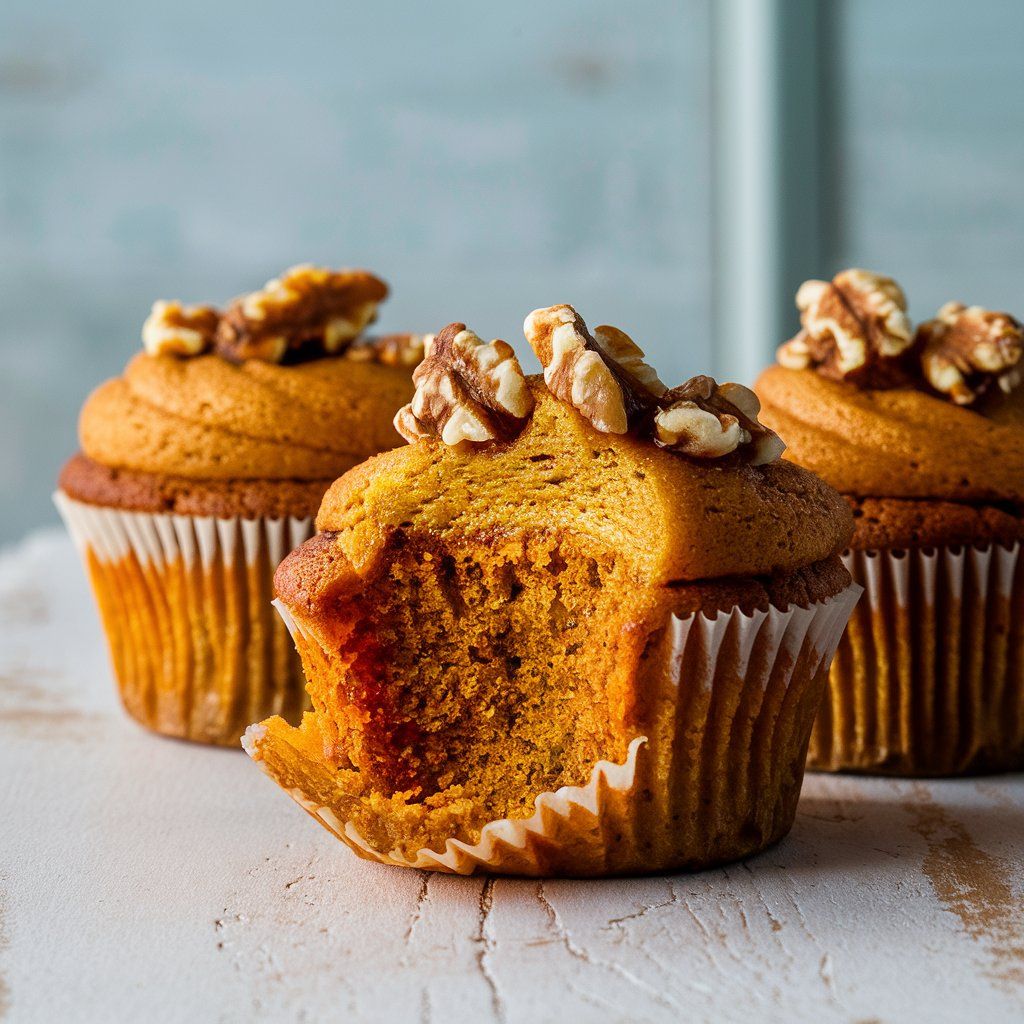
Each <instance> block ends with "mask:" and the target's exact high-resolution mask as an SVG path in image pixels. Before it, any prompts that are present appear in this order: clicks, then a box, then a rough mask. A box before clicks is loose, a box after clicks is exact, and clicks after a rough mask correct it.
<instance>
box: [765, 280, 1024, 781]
mask: <svg viewBox="0 0 1024 1024" xmlns="http://www.w3.org/2000/svg"><path fill="white" fill-rule="evenodd" d="M797 306H798V308H799V309H800V316H801V322H802V329H801V331H800V333H799V334H798V335H797V336H796V337H795V338H793V339H792V340H791V341H789V342H787V343H786V344H784V345H783V346H782V347H781V348H780V349H779V354H778V365H776V366H773V367H770V368H769V369H768V370H766V371H765V372H764V373H763V374H762V376H761V378H760V379H759V380H758V382H757V384H756V385H755V390H756V391H757V393H758V396H759V397H760V399H761V403H762V417H763V419H764V420H765V422H766V423H768V424H770V425H771V426H772V427H773V428H774V429H775V430H778V431H779V432H781V433H782V434H783V436H784V437H785V438H786V442H787V445H788V446H789V447H788V451H787V458H790V459H792V460H793V461H794V462H797V463H799V464H800V465H802V466H805V467H807V468H808V469H810V470H812V471H813V472H815V473H817V474H818V475H819V476H820V477H822V478H823V479H824V480H827V481H828V482H829V483H830V484H832V486H833V487H835V488H837V489H838V490H839V491H841V492H842V493H843V494H844V495H845V497H846V499H847V501H848V502H849V504H850V507H851V509H852V510H853V514H854V517H855V518H854V522H855V528H854V535H853V541H852V543H851V546H850V550H849V552H848V553H847V555H846V565H847V567H848V568H849V569H850V571H851V572H852V573H853V576H854V578H855V579H856V580H857V581H858V582H859V583H861V584H862V585H863V586H864V587H865V588H866V591H867V593H866V594H865V597H864V599H863V600H862V601H861V603H860V604H859V606H858V607H857V609H856V611H855V612H854V615H853V618H852V620H851V622H850V626H849V628H848V630H847V633H846V635H845V637H844V638H843V640H842V642H841V643H840V646H839V651H838V653H837V655H836V658H835V661H834V662H833V665H832V673H831V678H830V684H829V693H828V696H827V697H826V700H825V702H824V704H823V707H822V711H821V714H820V715H819V717H818V721H817V724H816V725H815V729H814V734H813V737H812V740H811V747H810V754H809V764H810V766H811V767H813V768H822V769H831V770H840V769H845V770H855V771H870V772H882V773H888V774H898V775H955V774H962V773H968V772H978V771H994V770H1006V769H1016V768H1021V767H1024V558H1022V557H1021V544H1022V541H1024V388H1021V387H1020V386H1019V385H1020V382H1021V370H1022V362H1021V353H1022V332H1021V326H1020V324H1019V323H1018V322H1017V321H1016V320H1015V319H1014V318H1013V317H1012V316H1010V315H1009V314H1007V313H1000V312H994V311H992V310H987V309H983V308H981V307H978V306H964V305H962V304H961V303H956V302H951V303H947V304H946V305H945V306H943V307H942V309H940V310H939V312H938V314H937V315H936V316H935V318H934V319H932V320H929V321H927V322H925V323H923V324H920V325H919V326H918V327H917V329H916V330H915V329H914V328H913V327H912V325H911V323H910V321H909V318H908V317H907V313H906V302H905V299H904V296H903V292H902V290H901V289H900V288H899V286H898V285H896V283H895V282H894V281H892V280H891V279H890V278H886V277H883V276H881V275H878V274H872V273H870V272H868V271H860V270H854V271H844V272H843V273H841V274H838V275H836V277H835V278H833V279H832V281H827V282H826V281H810V282H807V283H806V284H805V285H804V286H803V287H802V288H801V289H800V291H799V292H798V294H797Z"/></svg>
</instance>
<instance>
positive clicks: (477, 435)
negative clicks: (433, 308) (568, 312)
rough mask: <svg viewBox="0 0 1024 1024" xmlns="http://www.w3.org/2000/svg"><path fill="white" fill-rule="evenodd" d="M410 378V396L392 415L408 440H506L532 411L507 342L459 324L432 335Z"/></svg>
mask: <svg viewBox="0 0 1024 1024" xmlns="http://www.w3.org/2000/svg"><path fill="white" fill-rule="evenodd" d="M412 379H413V382H414V383H415V384H416V394H415V395H414V396H413V399H412V402H410V403H409V405H406V406H404V407H403V408H402V409H400V410H399V411H398V415H397V416H395V429H396V430H397V431H398V432H399V433H400V434H401V435H402V437H404V438H405V439H406V440H407V441H410V442H411V441H417V440H419V439H420V438H423V437H439V438H440V439H441V440H442V441H443V442H444V443H445V444H449V445H456V444H459V442H461V441H470V442H473V443H475V444H480V443H483V442H487V441H510V440H511V439H512V438H514V437H515V436H516V435H517V434H518V433H519V432H520V430H522V428H523V425H524V423H525V422H526V420H527V418H528V417H529V415H530V413H531V412H532V411H533V395H532V394H531V393H530V389H529V387H528V386H527V383H526V378H525V377H524V376H523V370H522V367H521V366H520V365H519V360H518V359H517V358H516V354H515V352H513V351H512V346H511V345H508V344H506V343H505V342H504V341H499V340H495V341H492V342H489V343H487V344H484V342H483V341H482V340H481V339H480V338H479V337H477V335H476V334H474V333H473V332H472V331H469V330H467V329H466V325H465V324H459V323H453V324H449V325H448V326H447V327H445V328H444V329H443V330H442V331H441V332H440V333H438V334H437V335H435V336H433V338H432V339H431V340H430V341H429V342H428V343H427V345H426V356H425V358H424V360H423V362H422V363H420V365H419V366H417V367H416V369H415V370H414V371H413V375H412Z"/></svg>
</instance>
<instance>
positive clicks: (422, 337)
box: [345, 334, 434, 367]
mask: <svg viewBox="0 0 1024 1024" xmlns="http://www.w3.org/2000/svg"><path fill="white" fill-rule="evenodd" d="M433 337H434V336H433V335H432V334H383V335H380V336H379V337H376V338H363V339H361V340H359V341H356V342H353V343H352V344H351V345H350V346H349V347H348V348H347V349H345V358H346V359H351V360H353V361H355V362H358V363H380V364H381V365H382V366H410V367H411V366H418V365H419V364H420V363H421V362H423V354H424V349H425V346H426V345H427V343H428V342H429V341H430V340H432V339H433Z"/></svg>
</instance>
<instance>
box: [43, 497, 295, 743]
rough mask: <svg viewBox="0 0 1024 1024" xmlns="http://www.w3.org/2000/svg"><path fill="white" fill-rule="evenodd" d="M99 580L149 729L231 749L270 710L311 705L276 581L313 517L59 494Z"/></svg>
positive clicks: (113, 638) (131, 700)
mask: <svg viewBox="0 0 1024 1024" xmlns="http://www.w3.org/2000/svg"><path fill="white" fill-rule="evenodd" d="M54 502H55V503H56V505H57V508H58V510H59V511H60V513H61V516H62V517H63V519H64V522H65V524H66V526H67V528H68V531H69V533H70V534H71V536H72V538H73V540H74V541H75V544H76V546H77V547H78V550H79V552H80V553H81V555H82V559H83V561H84V562H85V566H86V570H87V572H88V574H89V578H90V580H91V582H92V587H93V592H94V594H95V596H96V601H97V604H98V605H99V610H100V617H101V619H102V622H103V628H104V630H105V632H106V635H107V640H108V642H109V645H110V654H111V660H112V662H113V667H114V675H115V678H116V680H117V683H118V686H119V688H120V692H121V698H122V701H123V703H124V706H125V708H126V710H127V711H128V713H129V714H130V715H132V717H133V718H136V719H137V720H138V721H139V722H141V723H142V724H143V725H145V726H146V727H147V728H150V729H152V730H154V731H155V732H159V733H163V734H165V735H168V736H177V737H180V738H183V739H189V740H196V741H199V742H203V743H217V744H224V745H234V744H236V743H237V742H238V740H239V737H240V736H241V735H242V733H243V732H244V731H245V727H246V726H247V725H248V724H249V723H250V722H253V721H255V720H257V719H259V718H263V717H265V716H266V715H268V714H281V715H285V716H287V717H290V718H291V719H292V720H293V721H294V720H295V719H297V718H298V716H299V715H300V714H301V712H302V710H303V709H304V708H305V707H308V699H307V697H306V693H305V679H304V677H303V675H302V668H301V665H300V663H299V659H298V657H297V656H296V654H295V651H294V648H293V645H292V642H291V638H290V637H289V636H288V631H287V630H286V629H285V627H284V625H283V623H282V622H281V620H280V618H279V617H278V616H277V615H276V614H275V612H274V609H273V606H272V605H271V600H272V598H273V585H272V577H273V573H274V569H275V568H276V567H277V565H278V563H279V562H280V561H281V559H282V558H284V556H285V555H286V554H287V553H288V552H289V551H290V550H291V549H292V548H293V547H296V546H297V545H298V544H301V543H302V542H303V541H304V540H306V539H307V538H308V537H309V536H310V534H311V532H312V521H311V520H310V519H237V518H236V519H216V518H214V517H212V516H179V515H168V514H150V513H146V512H130V511H126V510H124V509H116V508H105V507H101V506H98V505H88V504H85V503H84V502H79V501H75V500H74V499H72V498H70V497H69V496H68V495H67V494H64V493H63V492H60V491H58V492H57V493H56V494H55V495H54Z"/></svg>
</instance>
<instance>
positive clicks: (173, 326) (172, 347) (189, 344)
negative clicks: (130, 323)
mask: <svg viewBox="0 0 1024 1024" xmlns="http://www.w3.org/2000/svg"><path fill="white" fill-rule="evenodd" d="M219 322H220V313H218V312H217V310H216V309H214V308H213V306H183V305H182V304H181V303H180V302H164V301H160V302H154V303H153V309H152V310H151V312H150V314H149V316H148V317H147V318H146V322H145V323H144V324H143V325H142V346H143V348H144V349H145V350H146V351H147V352H148V353H149V354H150V355H151V356H164V355H174V356H199V355H202V354H203V353H204V352H206V351H207V350H208V349H209V348H211V347H212V345H213V339H214V335H215V334H216V333H217V324H218V323H219Z"/></svg>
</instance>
